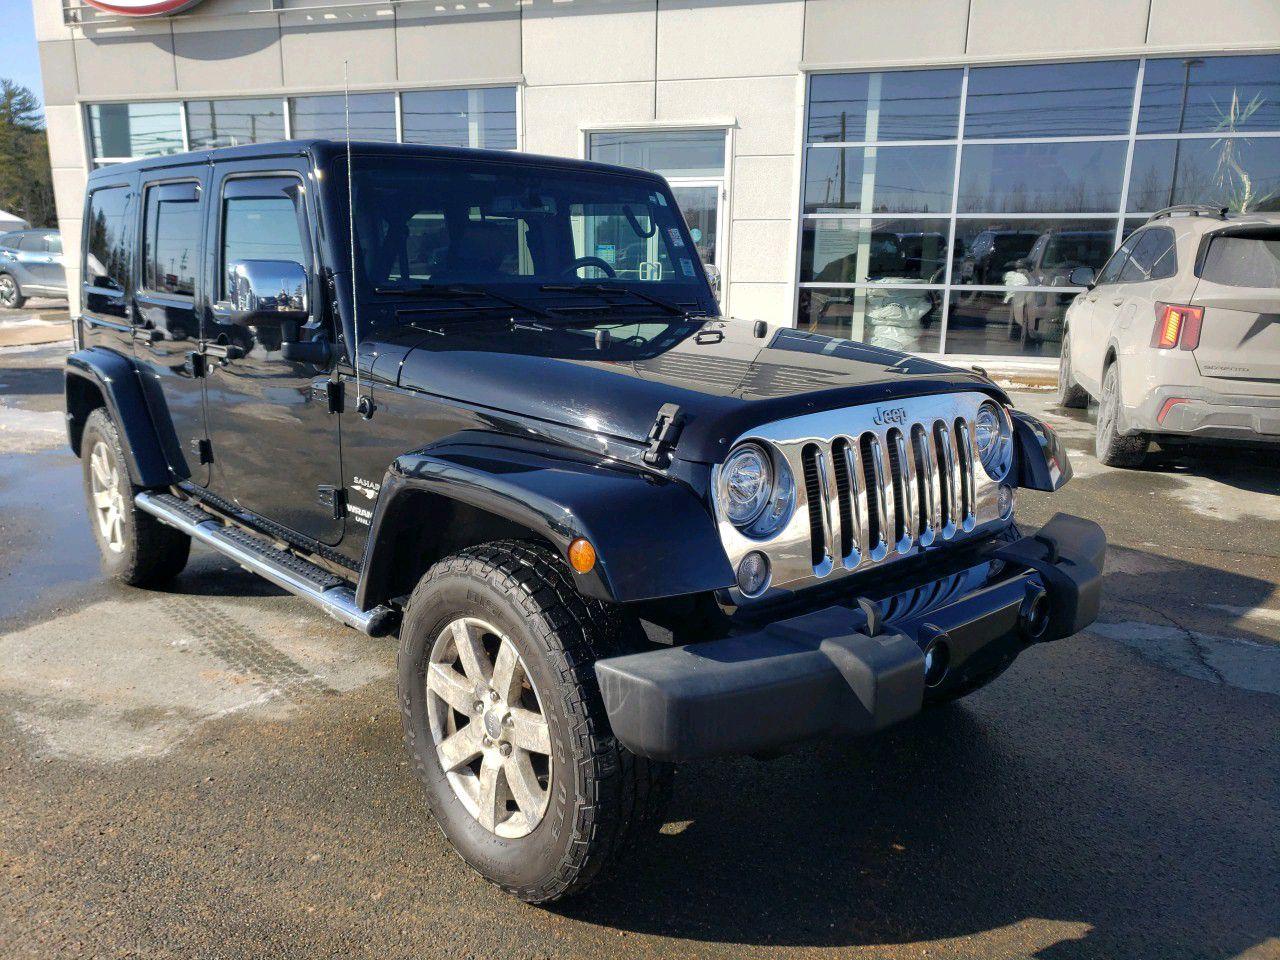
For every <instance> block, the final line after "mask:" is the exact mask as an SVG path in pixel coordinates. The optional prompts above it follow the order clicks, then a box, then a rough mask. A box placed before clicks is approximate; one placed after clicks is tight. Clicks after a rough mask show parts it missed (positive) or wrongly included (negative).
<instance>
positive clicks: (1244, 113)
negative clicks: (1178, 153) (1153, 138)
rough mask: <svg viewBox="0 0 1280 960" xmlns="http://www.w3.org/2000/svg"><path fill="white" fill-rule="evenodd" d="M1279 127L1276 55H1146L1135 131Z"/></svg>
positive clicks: (1279, 74)
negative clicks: (1156, 57)
mask: <svg viewBox="0 0 1280 960" xmlns="http://www.w3.org/2000/svg"><path fill="white" fill-rule="evenodd" d="M1226 129H1230V130H1280V56H1276V55H1273V56H1265V57H1173V58H1171V59H1168V60H1148V61H1147V68H1146V70H1145V72H1144V73H1143V78H1142V108H1141V110H1140V111H1139V112H1138V132H1139V133H1181V132H1197V133H1215V132H1218V131H1221V130H1226Z"/></svg>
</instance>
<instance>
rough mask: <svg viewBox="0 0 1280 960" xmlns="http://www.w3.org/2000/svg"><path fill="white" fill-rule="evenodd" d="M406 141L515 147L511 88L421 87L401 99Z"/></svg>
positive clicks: (498, 148)
mask: <svg viewBox="0 0 1280 960" xmlns="http://www.w3.org/2000/svg"><path fill="white" fill-rule="evenodd" d="M400 110H401V115H402V117H403V123H404V142H405V143H431V144H436V145H439V146H445V147H483V148H486V149H489V150H514V149H515V146H516V91H515V88H514V87H491V88H484V89H479V90H420V91H417V92H414V93H406V94H404V95H403V96H401V98H400Z"/></svg>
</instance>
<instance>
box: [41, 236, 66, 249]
mask: <svg viewBox="0 0 1280 960" xmlns="http://www.w3.org/2000/svg"><path fill="white" fill-rule="evenodd" d="M44 242H45V245H46V248H47V249H48V251H49V252H50V253H61V252H62V237H61V236H60V235H59V234H56V233H51V234H48V235H47V236H46V237H45V238H44Z"/></svg>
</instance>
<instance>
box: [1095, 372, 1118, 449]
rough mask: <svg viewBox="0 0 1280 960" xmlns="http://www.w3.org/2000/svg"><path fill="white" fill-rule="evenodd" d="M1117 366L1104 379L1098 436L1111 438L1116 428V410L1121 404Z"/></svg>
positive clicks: (1099, 404)
mask: <svg viewBox="0 0 1280 960" xmlns="http://www.w3.org/2000/svg"><path fill="white" fill-rule="evenodd" d="M1114 371H1115V366H1114V365H1113V366H1111V367H1110V368H1109V369H1108V370H1107V374H1106V376H1105V377H1103V379H1102V399H1101V400H1099V401H1098V436H1100V437H1106V436H1110V435H1111V433H1112V432H1113V431H1114V428H1115V420H1116V410H1117V408H1118V406H1119V403H1120V398H1119V397H1118V396H1117V394H1119V392H1120V390H1119V384H1117V383H1116V379H1117V378H1116V375H1115V373H1114Z"/></svg>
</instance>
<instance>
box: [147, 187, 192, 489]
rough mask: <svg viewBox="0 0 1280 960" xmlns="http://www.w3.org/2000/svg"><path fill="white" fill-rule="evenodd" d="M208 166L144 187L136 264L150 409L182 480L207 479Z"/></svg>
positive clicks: (163, 442)
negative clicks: (203, 335)
mask: <svg viewBox="0 0 1280 960" xmlns="http://www.w3.org/2000/svg"><path fill="white" fill-rule="evenodd" d="M207 176H208V167H207V166H203V165H201V166H192V167H181V168H178V169H176V170H174V169H166V170H165V171H164V179H163V180H157V181H151V182H146V181H144V182H143V184H142V223H141V236H142V242H141V243H140V244H139V245H138V249H139V251H140V256H139V257H138V261H139V262H138V265H137V267H136V277H135V286H134V289H135V290H136V291H137V292H136V293H135V294H134V298H133V300H134V306H135V308H136V322H135V327H134V331H133V335H134V350H135V355H136V356H137V359H138V362H139V363H141V364H142V365H143V367H144V370H145V371H146V372H147V373H148V374H150V376H147V377H143V378H142V384H143V389H144V390H145V391H146V394H147V406H148V407H149V408H150V410H151V418H152V420H153V422H154V423H155V425H156V428H157V431H158V432H159V435H160V438H161V442H162V444H163V445H164V447H165V453H166V456H167V458H168V461H169V463H170V464H171V466H172V467H173V469H174V471H175V472H176V474H177V476H178V477H179V478H180V479H190V480H191V481H192V482H193V483H197V484H204V483H206V482H207V481H208V475H209V467H208V464H207V463H206V462H204V461H205V460H206V459H207V458H205V457H204V456H203V452H204V440H205V431H204V383H203V381H202V380H201V379H200V376H199V370H198V368H197V367H195V366H193V365H192V361H191V356H192V354H193V352H195V351H196V350H197V348H198V346H199V341H200V320H199V311H198V309H197V303H198V299H197V298H198V297H201V296H203V291H202V290H201V289H200V283H201V278H200V262H201V252H202V246H203V244H202V238H203V234H204V207H205V203H204V186H205V182H204V181H205V178H206V177H207Z"/></svg>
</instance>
